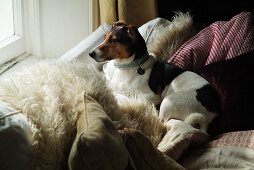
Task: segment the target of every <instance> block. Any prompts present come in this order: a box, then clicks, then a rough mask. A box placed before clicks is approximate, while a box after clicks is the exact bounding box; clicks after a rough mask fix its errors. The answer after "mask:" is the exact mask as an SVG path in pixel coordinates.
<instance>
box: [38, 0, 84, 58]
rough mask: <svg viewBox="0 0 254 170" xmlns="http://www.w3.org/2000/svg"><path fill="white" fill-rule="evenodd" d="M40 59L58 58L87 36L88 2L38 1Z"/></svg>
mask: <svg viewBox="0 0 254 170" xmlns="http://www.w3.org/2000/svg"><path fill="white" fill-rule="evenodd" d="M40 17H41V22H40V31H41V33H40V45H41V56H42V57H60V56H61V55H62V54H64V53H65V52H66V51H68V50H69V49H71V48H72V47H74V46H75V45H76V44H77V43H79V42H80V41H81V40H82V39H84V38H85V37H86V36H88V34H89V0H40Z"/></svg>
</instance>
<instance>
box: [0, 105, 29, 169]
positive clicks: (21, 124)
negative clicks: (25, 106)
mask: <svg viewBox="0 0 254 170" xmlns="http://www.w3.org/2000/svg"><path fill="white" fill-rule="evenodd" d="M30 130H31V129H30V126H29V123H28V120H27V118H26V117H25V116H24V115H23V114H22V113H21V111H19V110H16V109H14V108H13V107H11V106H10V105H9V104H8V103H5V102H2V101H0V139H1V140H0V162H1V163H0V169H1V170H15V169H20V170H29V169H31V164H30V163H31V160H32V158H31V150H30V146H31V143H30V140H29V139H30V138H29V137H31V136H29V134H31V133H30Z"/></svg>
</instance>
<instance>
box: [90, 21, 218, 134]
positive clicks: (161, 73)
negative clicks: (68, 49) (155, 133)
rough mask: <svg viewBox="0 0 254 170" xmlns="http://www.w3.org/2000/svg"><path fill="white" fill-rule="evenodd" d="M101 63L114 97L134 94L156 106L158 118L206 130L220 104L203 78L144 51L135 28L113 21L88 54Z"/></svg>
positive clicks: (144, 44)
mask: <svg viewBox="0 0 254 170" xmlns="http://www.w3.org/2000/svg"><path fill="white" fill-rule="evenodd" d="M89 55H90V57H92V58H93V59H94V60H95V61H97V62H106V63H105V64H104V65H103V72H104V75H105V78H106V80H107V82H108V84H109V86H110V87H111V89H112V90H113V91H114V92H115V94H116V97H117V98H121V99H123V96H125V97H124V99H126V98H128V97H131V96H136V97H140V98H142V99H144V100H146V101H148V102H152V103H153V104H154V106H157V107H158V114H159V115H158V116H159V119H160V120H161V121H162V122H163V123H166V122H167V121H168V120H170V119H178V120H182V121H184V122H185V123H188V124H190V125H191V126H193V127H195V128H198V129H200V130H201V131H203V132H205V133H207V129H208V126H209V124H210V123H211V122H212V120H213V119H214V118H215V117H216V116H217V115H218V113H219V110H220V107H219V100H218V96H217V92H216V91H215V89H214V88H213V87H212V86H211V84H209V82H208V81H206V80H205V79H204V78H203V77H201V76H199V75H198V74H196V73H194V72H192V71H187V70H184V69H182V68H178V67H176V66H173V65H170V64H168V63H166V62H162V61H159V60H157V59H156V58H155V57H156V56H153V55H152V54H148V50H147V47H146V43H145V41H144V39H143V37H142V36H141V34H140V33H139V31H138V29H137V27H135V26H134V25H128V24H126V23H124V22H122V21H118V22H115V23H113V25H112V28H111V30H110V31H109V32H108V33H106V35H105V37H104V41H103V42H102V43H101V44H99V45H98V46H97V47H95V48H94V49H93V50H92V51H91V52H90V53H89Z"/></svg>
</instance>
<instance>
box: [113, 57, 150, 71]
mask: <svg viewBox="0 0 254 170" xmlns="http://www.w3.org/2000/svg"><path fill="white" fill-rule="evenodd" d="M135 58H136V57H135V54H133V55H132V56H130V57H129V58H127V59H121V60H115V62H114V65H115V67H116V68H119V69H129V68H135V67H140V66H141V65H142V64H143V63H144V62H146V61H147V60H148V58H149V55H148V54H146V55H143V56H142V57H139V58H137V59H135Z"/></svg>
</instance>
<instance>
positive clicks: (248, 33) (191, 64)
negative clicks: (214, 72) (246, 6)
mask: <svg viewBox="0 0 254 170" xmlns="http://www.w3.org/2000/svg"><path fill="white" fill-rule="evenodd" d="M252 18H253V14H252V13H250V12H242V13H240V14H238V15H236V16H234V17H233V18H232V19H231V20H230V21H218V22H215V23H213V24H211V25H210V26H209V27H206V28H204V29H203V30H202V31H200V32H199V33H198V34H197V35H195V36H194V37H192V38H191V39H190V40H189V41H187V42H186V43H184V44H183V45H182V46H181V47H180V49H179V50H178V51H177V52H176V53H175V54H174V55H173V56H172V57H171V58H170V59H169V60H168V62H169V63H171V64H174V65H177V66H179V67H181V68H184V69H188V70H193V71H198V70H199V69H200V68H201V67H202V66H204V65H208V64H210V63H214V62H217V61H222V60H227V59H230V58H234V57H236V56H238V55H240V54H243V53H246V52H249V51H251V50H253V49H254V26H253V23H252Z"/></svg>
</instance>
